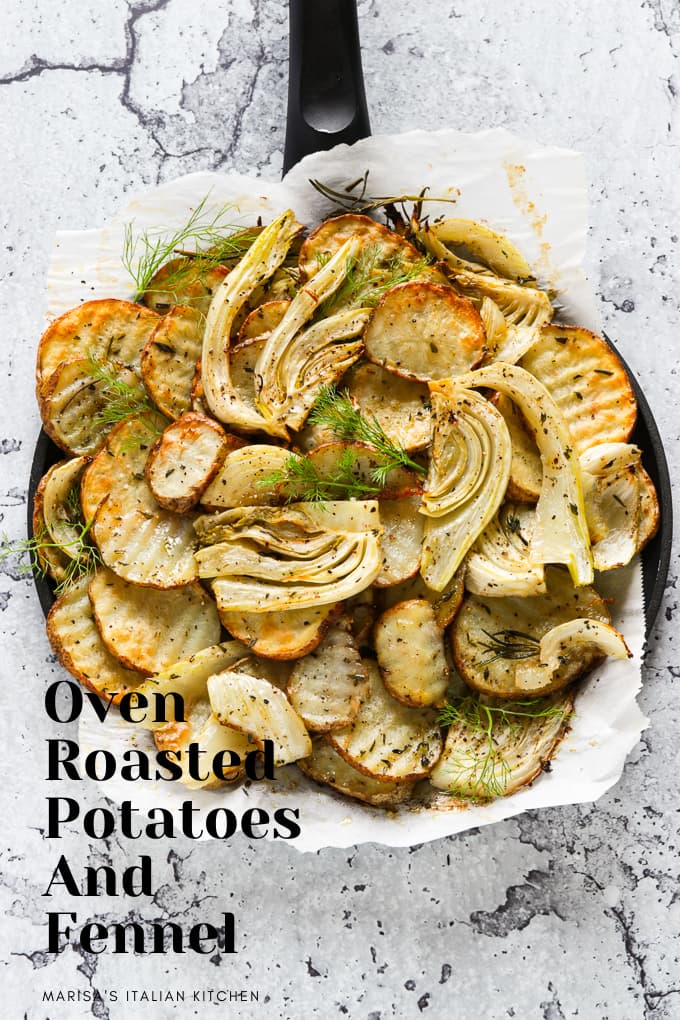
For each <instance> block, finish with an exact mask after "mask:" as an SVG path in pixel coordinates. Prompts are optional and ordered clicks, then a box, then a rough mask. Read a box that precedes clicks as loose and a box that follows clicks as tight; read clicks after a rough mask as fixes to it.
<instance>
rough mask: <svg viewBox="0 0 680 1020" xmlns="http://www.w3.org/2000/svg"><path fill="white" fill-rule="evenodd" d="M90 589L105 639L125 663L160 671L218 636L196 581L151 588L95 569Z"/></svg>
mask: <svg viewBox="0 0 680 1020" xmlns="http://www.w3.org/2000/svg"><path fill="white" fill-rule="evenodd" d="M89 591H90V602H91V603H92V610H93V612H94V616H95V619H96V621H97V626H98V628H99V633H100V634H101V636H102V640H103V642H104V644H105V645H106V647H107V648H108V650H109V651H110V652H111V654H112V655H114V656H115V657H116V658H117V659H118V660H119V661H120V662H122V663H123V665H124V666H127V667H128V668H129V669H136V670H139V671H141V672H144V673H146V674H147V675H149V674H152V673H160V672H161V671H162V670H164V669H166V668H167V667H168V666H170V665H172V663H173V662H178V661H179V660H180V659H185V658H187V657H188V656H190V655H193V654H194V653H195V652H199V651H200V650H201V649H202V648H207V647H208V646H210V645H214V644H216V643H217V642H218V641H219V638H220V630H221V627H220V620H219V617H218V615H217V608H216V607H215V603H214V602H213V600H212V599H211V598H210V596H209V595H208V593H207V592H206V591H205V590H204V589H203V588H202V587H201V585H200V584H196V583H194V584H189V585H185V586H184V587H183V588H172V589H169V590H167V591H163V590H157V591H154V590H151V591H150V590H149V589H148V588H140V587H139V586H138V585H135V584H129V583H128V582H127V581H123V580H122V579H121V578H120V577H117V576H116V575H115V574H113V573H112V572H111V571H110V570H98V571H97V573H96V574H95V576H94V577H93V578H92V581H91V582H90V589H89Z"/></svg>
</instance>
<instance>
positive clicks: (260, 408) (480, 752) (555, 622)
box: [28, 200, 659, 809]
mask: <svg viewBox="0 0 680 1020" xmlns="http://www.w3.org/2000/svg"><path fill="white" fill-rule="evenodd" d="M422 207H423V206H422V203H417V204H416V206H415V207H414V212H413V214H412V215H411V217H410V218H409V219H406V218H404V217H403V216H401V215H400V214H399V213H398V212H397V208H396V206H395V205H394V204H392V205H388V207H387V213H388V218H389V219H390V224H389V225H384V224H381V223H379V222H377V220H376V219H372V218H370V217H369V216H366V215H359V214H354V213H347V212H345V213H343V214H341V215H338V216H332V217H330V218H329V219H327V220H326V221H324V222H323V223H321V224H320V225H318V226H316V227H315V229H313V230H312V231H311V232H309V233H306V231H305V228H304V227H303V226H302V224H300V223H299V222H298V221H297V219H296V217H295V214H294V213H293V212H292V211H291V210H288V211H286V212H283V213H282V214H281V215H279V216H278V217H276V218H275V219H274V220H273V221H272V222H271V223H269V224H267V225H262V224H254V225H252V226H251V227H246V228H244V227H239V228H234V229H229V228H228V225H225V223H224V222H223V218H220V216H219V215H217V214H214V213H209V212H208V204H207V200H206V201H204V202H203V203H200V204H199V206H198V207H197V208H196V209H194V210H193V211H192V212H191V213H190V216H189V218H188V220H187V224H186V225H185V227H183V228H181V229H180V230H179V231H177V232H176V233H175V234H172V235H168V240H167V243H165V242H162V241H159V240H158V239H157V238H158V237H159V236H161V235H153V236H152V235H142V236H141V237H138V238H136V237H135V235H134V231H133V228H132V227H131V228H130V229H129V231H128V233H127V234H126V251H125V256H124V257H125V263H126V265H127V266H128V268H129V269H130V270H131V273H132V275H133V277H134V280H135V293H134V295H133V296H134V298H135V300H134V301H122V300H118V299H110V300H99V301H90V302H86V303H85V304H83V305H81V306H79V307H78V308H75V309H72V310H71V311H70V312H67V313H66V314H65V315H62V316H61V317H60V318H58V319H57V320H55V322H53V323H52V324H51V325H50V326H49V328H48V329H47V331H46V332H45V334H44V336H43V338H42V340H41V341H40V344H39V348H38V359H37V394H38V402H39V406H40V411H41V414H42V417H43V422H44V425H45V429H46V430H47V432H48V433H49V435H50V436H51V437H52V438H53V439H54V441H55V442H56V443H57V444H58V445H59V446H60V448H61V449H62V450H63V451H64V453H65V454H66V457H67V459H66V460H63V461H61V462H59V463H58V464H57V465H55V466H54V467H52V468H50V470H49V472H48V473H47V475H46V476H45V478H44V479H43V481H42V482H41V484H40V486H39V488H38V492H37V495H36V503H35V508H34V532H35V536H34V539H33V542H32V543H30V548H29V550H28V551H29V552H30V553H31V556H32V562H33V565H34V566H36V567H37V568H38V569H40V570H41V571H42V572H44V573H46V574H48V575H49V576H50V577H51V578H52V580H53V581H54V583H55V586H56V589H57V595H58V597H57V601H56V602H55V604H54V607H53V609H52V611H51V613H50V615H49V618H48V625H47V627H48V635H49V638H50V641H51V642H52V644H53V647H54V648H55V651H56V653H57V655H58V657H59V660H60V662H61V663H62V665H63V666H64V667H65V668H66V669H67V670H68V671H69V672H70V673H72V675H73V676H75V677H76V678H77V679H78V680H80V681H81V682H82V683H84V684H87V685H88V686H89V687H91V688H92V689H93V690H95V691H96V692H97V693H98V694H100V695H101V696H102V697H110V698H113V699H114V700H119V699H120V697H122V695H123V694H124V693H126V692H128V691H134V690H137V691H140V692H142V693H146V692H152V691H156V692H161V693H172V692H175V693H177V694H180V695H181V696H182V697H183V698H184V702H185V707H186V714H185V718H184V720H180V719H173V718H170V720H169V721H167V722H165V723H164V724H162V725H158V726H154V725H151V728H152V729H153V730H154V739H155V740H156V743H157V744H158V747H159V749H169V750H174V751H175V752H177V753H178V754H179V753H180V752H182V751H183V750H186V749H187V748H188V747H189V746H190V745H191V744H197V745H198V747H199V749H200V750H201V751H203V752H205V754H206V755H208V756H210V760H211V761H220V762H223V763H224V767H223V769H222V772H221V775H222V783H221V784H220V783H219V780H218V779H216V778H215V774H214V772H212V773H211V778H210V780H209V781H208V780H206V782H205V783H203V782H201V781H197V780H196V778H195V777H192V776H190V775H188V774H187V775H185V776H184V777H183V781H185V782H186V784H187V785H188V786H190V787H193V788H200V787H201V786H204V785H214V784H215V783H217V784H218V785H221V786H222V788H223V789H224V791H225V795H227V796H228V790H229V787H230V785H232V784H233V783H235V782H238V781H239V780H240V779H241V777H242V773H241V770H240V769H239V768H238V767H234V766H232V765H230V764H229V762H230V761H231V760H232V757H233V756H236V757H238V756H240V757H241V759H243V757H244V756H245V753H246V752H247V750H248V749H251V748H256V747H261V746H263V741H265V740H267V741H272V745H273V747H274V755H275V761H276V763H277V764H278V765H281V766H283V765H288V766H290V767H293V764H294V763H298V764H299V768H300V769H301V771H302V772H303V773H304V774H305V775H306V776H308V777H309V778H310V779H312V780H314V781H315V782H317V783H319V784H321V785H322V786H325V787H328V788H329V789H330V790H335V791H337V792H338V793H339V794H341V795H344V796H347V797H351V798H354V799H356V800H358V801H361V802H364V803H367V804H372V805H381V806H383V807H387V808H392V809H396V808H397V807H398V806H399V805H404V804H407V805H414V806H417V805H422V804H427V803H429V804H431V805H436V806H438V807H441V806H442V805H445V806H446V805H448V806H456V805H460V804H461V803H463V802H464V801H466V800H470V799H472V800H480V801H483V800H488V799H490V798H493V797H497V796H503V795H507V794H510V793H512V792H514V791H515V790H517V789H519V788H520V787H521V786H522V785H524V784H526V783H528V782H531V781H532V780H533V779H534V777H535V776H536V775H538V774H539V773H540V772H541V769H542V768H543V767H544V766H545V764H546V762H547V761H548V760H549V759H550V757H551V756H553V755H554V754H555V752H556V749H557V748H558V747H559V743H560V740H561V739H562V737H563V735H564V733H565V732H566V729H567V728H568V725H569V719H570V717H571V713H572V712H573V711H578V701H576V708H574V695H575V693H576V687H575V684H576V682H577V681H578V680H579V679H581V678H582V677H583V676H584V675H585V674H587V672H588V671H589V670H590V669H591V668H592V667H593V666H595V665H597V664H598V663H599V662H601V661H602V660H603V658H604V657H605V656H614V657H625V656H626V655H628V654H629V653H628V649H627V647H626V644H625V640H624V637H623V636H622V635H620V634H618V632H617V631H616V630H615V629H614V628H613V627H612V626H611V622H610V611H609V607H608V605H607V603H606V602H605V600H603V599H602V598H601V597H600V596H599V595H598V593H597V572H598V571H603V570H612V569H616V568H618V567H621V566H624V565H625V564H626V563H628V562H629V561H630V560H631V558H632V557H633V556H634V555H635V554H636V553H638V552H639V551H640V549H642V548H643V546H644V545H645V543H646V542H647V541H649V539H650V538H651V537H652V536H653V535H654V533H655V531H656V528H657V526H658V518H659V508H658V503H657V499H656V493H655V491H654V487H653V485H652V483H651V481H650V479H649V476H648V475H647V473H646V472H645V470H644V467H643V466H642V464H641V460H640V452H639V450H638V449H637V448H636V447H635V446H634V445H632V444H631V443H630V442H629V440H630V436H631V432H632V429H633V426H634V424H635V414H636V408H635V398H634V394H633V391H632V388H631V385H630V382H629V380H628V378H627V375H626V372H625V370H624V369H623V366H622V365H621V362H620V361H619V359H618V358H617V356H616V354H615V353H614V352H613V351H612V350H611V348H610V347H609V346H608V345H607V344H606V343H605V342H604V341H603V340H601V339H600V338H599V337H597V336H595V335H594V334H592V333H590V332H589V331H587V330H585V329H582V328H581V327H579V326H576V325H560V324H556V323H554V322H553V321H552V319H553V307H552V304H551V301H550V298H549V296H548V294H547V293H546V292H545V291H543V290H541V289H540V287H539V286H538V284H537V281H536V280H535V278H534V276H533V274H532V271H531V268H530V266H529V265H528V264H527V262H526V260H525V259H524V258H523V256H522V255H521V253H520V252H519V251H518V250H517V248H516V247H515V246H514V245H513V244H512V242H511V241H510V240H509V239H508V238H505V237H503V236H502V235H501V234H499V233H497V232H496V231H494V230H493V229H491V228H490V227H489V226H487V225H485V224H482V223H477V222H475V221H472V220H466V219H461V218H449V219H440V220H438V221H435V222H428V220H427V219H426V218H425V219H423V218H422ZM378 208H379V207H378ZM375 215H376V216H377V215H379V212H378V209H376V212H375ZM232 752H233V755H232ZM219 775H220V772H219V771H218V776H219ZM428 789H430V791H431V795H429V794H428V793H427V790H428Z"/></svg>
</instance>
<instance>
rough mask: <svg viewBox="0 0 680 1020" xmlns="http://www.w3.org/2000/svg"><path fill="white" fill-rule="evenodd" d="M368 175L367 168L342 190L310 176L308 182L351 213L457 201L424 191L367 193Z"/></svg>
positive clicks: (325, 196) (321, 193)
mask: <svg viewBox="0 0 680 1020" xmlns="http://www.w3.org/2000/svg"><path fill="white" fill-rule="evenodd" d="M368 176H369V171H368V170H367V171H366V172H365V173H364V175H363V176H362V177H359V178H358V179H357V180H356V181H353V182H352V183H351V184H348V185H347V186H346V187H345V188H344V189H343V190H342V191H338V190H336V189H335V188H331V187H330V185H328V184H324V183H323V181H319V180H314V179H312V178H310V180H309V183H310V184H311V185H312V187H313V188H314V190H315V191H318V192H319V194H320V195H323V197H324V198H327V199H328V200H329V201H330V202H333V203H334V204H335V205H336V206H338V207H339V208H340V209H342V210H343V211H344V212H352V213H368V212H372V211H373V210H375V209H384V208H386V207H387V206H396V205H403V204H404V202H414V203H422V202H451V203H453V202H456V201H457V198H442V197H440V196H434V195H432V196H429V195H425V194H424V193H421V194H419V195H382V196H371V195H367V194H366V190H367V188H368ZM359 185H361V191H360V192H359V193H358V194H355V192H356V189H357V188H358V187H359Z"/></svg>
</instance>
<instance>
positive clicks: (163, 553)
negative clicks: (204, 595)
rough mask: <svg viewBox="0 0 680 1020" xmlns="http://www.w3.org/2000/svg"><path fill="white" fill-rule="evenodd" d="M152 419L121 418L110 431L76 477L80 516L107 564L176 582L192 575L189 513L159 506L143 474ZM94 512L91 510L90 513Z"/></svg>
mask: <svg viewBox="0 0 680 1020" xmlns="http://www.w3.org/2000/svg"><path fill="white" fill-rule="evenodd" d="M156 430H157V425H156V422H155V421H154V420H153V419H149V418H144V419H141V418H135V419H127V420H126V421H124V422H121V424H120V425H117V426H116V427H115V428H114V429H113V430H112V431H111V432H110V433H109V436H108V438H107V440H106V443H105V444H104V446H103V447H102V449H101V450H100V451H99V453H98V454H97V456H96V457H95V458H94V459H93V461H92V463H91V464H90V465H89V466H88V467H87V469H86V470H85V473H84V475H83V480H82V483H81V490H80V493H81V503H82V507H83V516H84V518H85V520H88V521H89V520H91V519H92V518H93V517H94V518H95V520H94V524H93V526H92V532H91V533H92V537H93V539H94V541H95V543H96V544H97V546H98V548H99V551H100V553H101V556H102V559H103V561H104V563H105V564H106V565H107V567H110V568H111V570H113V571H114V573H116V574H118V576H119V577H122V578H123V579H124V580H125V581H131V582H132V583H134V584H140V585H148V586H149V587H152V588H181V587H182V585H185V584H189V583H190V582H191V581H194V580H195V579H196V577H197V571H196V563H195V561H194V549H195V548H196V544H197V543H196V536H195V534H194V529H193V521H192V519H191V517H189V516H183V517H180V516H178V515H177V514H174V513H172V511H170V510H165V509H163V507H161V506H159V505H158V503H157V502H156V500H155V499H154V497H153V494H152V492H151V489H150V488H149V486H148V485H147V483H146V480H145V478H144V468H145V465H146V458H147V456H148V453H149V448H150V446H151V445H152V443H153V441H154V438H155V435H156ZM95 515H96V516H95Z"/></svg>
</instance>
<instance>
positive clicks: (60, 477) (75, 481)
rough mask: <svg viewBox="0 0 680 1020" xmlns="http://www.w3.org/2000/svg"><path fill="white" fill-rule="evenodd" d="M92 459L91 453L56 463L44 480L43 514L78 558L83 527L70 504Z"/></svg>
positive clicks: (65, 550)
mask: <svg viewBox="0 0 680 1020" xmlns="http://www.w3.org/2000/svg"><path fill="white" fill-rule="evenodd" d="M88 463H89V457H74V458H72V459H71V460H65V461H61V462H60V463H58V464H54V465H53V466H52V467H51V468H50V469H49V471H48V472H47V474H46V475H45V477H44V478H43V479H42V480H41V483H40V484H41V486H42V490H41V491H42V496H43V508H42V509H43V516H44V520H45V527H46V528H47V532H48V534H49V536H50V538H51V539H52V541H53V542H54V543H55V545H58V546H59V547H60V549H59V552H63V553H64V554H65V555H66V556H67V557H68V558H69V559H77V558H78V549H79V545H80V543H79V538H80V536H81V531H82V529H81V528H79V527H78V526H77V525H76V523H75V521H74V516H77V515H76V514H74V508H73V506H72V505H71V506H70V505H69V500H70V498H71V496H72V494H73V493H75V495H76V498H77V496H78V492H79V486H80V478H81V476H82V473H83V471H84V470H85V468H86V467H87V465H88Z"/></svg>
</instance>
